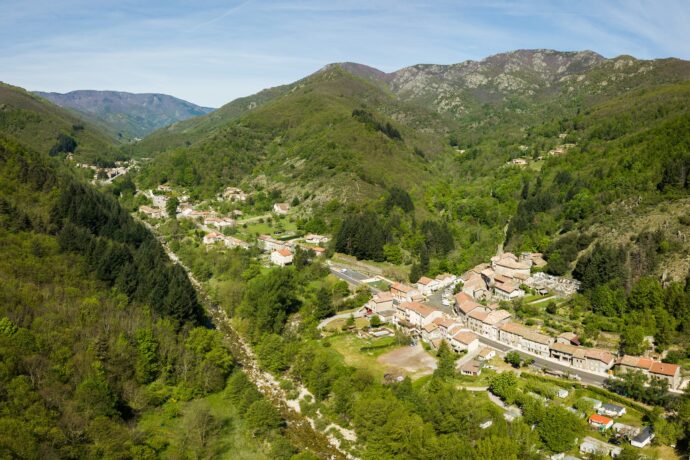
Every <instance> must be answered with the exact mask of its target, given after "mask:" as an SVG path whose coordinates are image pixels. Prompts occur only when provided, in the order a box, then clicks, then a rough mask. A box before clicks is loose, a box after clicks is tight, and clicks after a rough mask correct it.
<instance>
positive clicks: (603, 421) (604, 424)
mask: <svg viewBox="0 0 690 460" xmlns="http://www.w3.org/2000/svg"><path fill="white" fill-rule="evenodd" d="M587 423H589V424H590V425H592V426H593V427H594V428H596V429H598V430H608V429H609V428H611V427H612V426H613V420H611V419H610V418H608V417H604V416H603V415H599V414H592V415H590V416H589V419H588V420H587Z"/></svg>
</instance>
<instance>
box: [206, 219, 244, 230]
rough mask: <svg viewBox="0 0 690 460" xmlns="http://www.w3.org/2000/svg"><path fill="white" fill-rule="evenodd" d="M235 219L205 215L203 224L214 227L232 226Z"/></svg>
mask: <svg viewBox="0 0 690 460" xmlns="http://www.w3.org/2000/svg"><path fill="white" fill-rule="evenodd" d="M235 224H236V222H235V219H231V218H229V217H207V218H205V219H204V225H210V226H213V227H216V228H227V227H234V226H235Z"/></svg>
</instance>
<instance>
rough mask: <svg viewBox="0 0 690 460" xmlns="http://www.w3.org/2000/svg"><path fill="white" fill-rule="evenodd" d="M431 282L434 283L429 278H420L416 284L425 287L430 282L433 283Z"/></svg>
mask: <svg viewBox="0 0 690 460" xmlns="http://www.w3.org/2000/svg"><path fill="white" fill-rule="evenodd" d="M433 281H434V280H432V279H431V278H427V277H426V276H422V277H421V278H419V279H418V280H417V284H421V285H424V286H427V285H428V284H429V283H431V282H433Z"/></svg>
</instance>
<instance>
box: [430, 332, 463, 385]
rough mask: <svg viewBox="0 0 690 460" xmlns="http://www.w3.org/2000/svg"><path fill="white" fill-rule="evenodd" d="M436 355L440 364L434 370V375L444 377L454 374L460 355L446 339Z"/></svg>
mask: <svg viewBox="0 0 690 460" xmlns="http://www.w3.org/2000/svg"><path fill="white" fill-rule="evenodd" d="M436 356H437V357H438V366H437V367H436V370H434V375H435V376H437V377H442V378H447V377H452V376H454V375H455V361H456V360H457V359H458V355H457V354H455V352H454V351H453V350H451V349H450V347H449V346H448V344H447V343H446V341H445V340H443V341H442V342H441V344H440V345H439V347H438V351H437V352H436Z"/></svg>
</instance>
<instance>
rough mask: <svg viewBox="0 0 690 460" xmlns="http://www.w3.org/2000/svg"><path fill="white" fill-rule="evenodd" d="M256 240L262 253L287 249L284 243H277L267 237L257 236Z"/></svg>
mask: <svg viewBox="0 0 690 460" xmlns="http://www.w3.org/2000/svg"><path fill="white" fill-rule="evenodd" d="M257 240H258V242H259V246H261V248H262V249H263V250H264V251H278V250H280V249H287V248H288V244H286V243H285V242H283V241H278V240H276V239H274V238H271V237H270V236H268V235H259V236H258V238H257Z"/></svg>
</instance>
